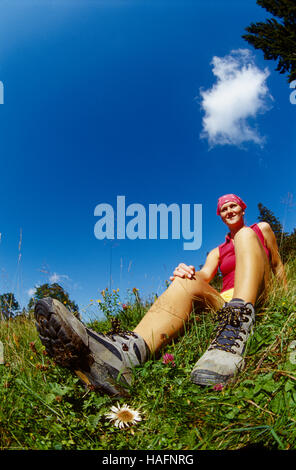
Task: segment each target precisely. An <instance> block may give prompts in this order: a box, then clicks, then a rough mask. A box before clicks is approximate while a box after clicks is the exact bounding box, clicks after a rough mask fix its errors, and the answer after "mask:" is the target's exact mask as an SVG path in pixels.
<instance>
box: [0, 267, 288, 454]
mask: <svg viewBox="0 0 296 470" xmlns="http://www.w3.org/2000/svg"><path fill="white" fill-rule="evenodd" d="M287 274H288V283H289V287H288V291H287V292H285V291H284V290H282V289H281V288H280V287H279V286H277V285H276V284H275V283H274V285H273V287H272V289H271V292H270V295H269V298H268V301H267V303H266V304H265V306H264V308H261V309H260V310H259V311H258V314H257V321H256V326H255V331H254V335H253V336H252V337H251V338H250V339H249V341H248V345H247V351H246V362H245V367H244V369H243V370H242V371H241V373H240V374H239V375H237V376H236V377H235V378H234V379H233V380H232V381H231V382H230V383H229V384H228V385H227V386H226V387H224V388H223V389H222V390H215V389H214V388H213V387H199V386H197V385H194V384H192V383H191V382H190V380H189V376H190V372H191V370H192V367H193V365H194V364H195V362H196V361H197V359H198V358H199V357H200V355H201V354H203V352H204V351H205V349H206V347H207V345H208V343H209V341H210V338H211V333H212V331H213V328H214V326H215V320H214V315H213V314H211V313H210V314H209V313H207V314H204V313H202V312H201V313H198V314H193V315H192V318H191V320H190V322H189V323H188V324H187V325H186V328H185V330H186V331H185V334H184V335H182V336H181V337H180V338H178V339H176V340H175V341H174V342H173V343H172V344H170V345H169V346H167V347H166V348H165V350H164V351H163V353H164V352H165V353H170V354H172V355H173V356H174V363H175V365H173V364H163V363H162V358H161V356H162V354H163V353H162V354H161V355H160V356H159V357H156V358H151V359H150V360H148V361H147V362H146V363H145V364H143V365H142V366H139V367H137V368H135V369H134V371H133V375H134V383H133V385H132V387H131V390H130V398H125V399H123V398H122V399H119V400H118V399H114V398H111V397H109V396H107V395H100V394H98V393H96V392H93V391H91V390H89V389H88V388H86V387H84V386H83V385H82V384H81V382H80V381H79V379H78V378H77V377H76V376H75V375H74V374H72V373H71V372H70V371H68V370H66V369H63V368H61V367H59V366H57V365H56V364H55V363H54V361H53V360H52V359H51V358H50V357H48V355H47V354H46V353H45V351H44V347H43V346H42V344H41V342H40V340H39V338H38V335H37V331H36V328H35V323H34V320H33V318H31V317H25V316H20V317H17V318H15V319H11V320H8V321H6V320H5V321H4V320H2V321H1V322H0V340H1V341H2V342H3V344H4V350H5V364H4V365H1V366H0V401H1V407H0V449H1V450H4V449H10V450H13V449H19V450H20V449H22V450H23V449H43V450H45V449H50V450H51V449H66V450H68V449H73V450H74V449H75V450H80V449H85V450H86V449H92V450H94V449H96V450H123V449H124V450H136V449H137V450H237V449H242V448H252V446H257V447H261V448H266V449H270V450H271V449H280V450H284V449H295V448H296V359H295V356H296V349H295V350H294V349H293V343H292V341H293V340H295V339H296V328H295V327H296V310H295V299H296V289H295V285H296V282H295V277H296V263H295V261H293V262H292V261H291V262H290V263H288V264H287ZM119 301H120V294H119V292H118V291H117V290H114V291H112V292H109V291H105V292H104V301H103V302H101V304H98V306H100V308H101V311H103V312H104V314H105V319H104V320H103V321H98V320H95V321H92V322H91V324H89V326H90V327H92V328H94V329H96V330H97V331H107V330H108V328H109V327H110V322H111V319H112V315H116V316H118V317H119V318H120V320H121V323H122V326H123V327H124V328H128V329H132V328H134V327H135V325H136V324H137V323H138V321H139V319H140V318H141V317H142V316H143V315H144V313H145V311H146V310H147V309H148V308H149V302H147V303H145V302H142V301H141V299H140V297H139V293H138V291H136V290H135V291H134V292H133V293H132V296H131V299H130V301H129V302H128V304H127V305H124V308H123V306H122V304H119ZM291 343H292V345H291ZM117 402H119V403H120V404H123V403H127V404H128V405H129V406H130V407H132V408H134V409H139V410H140V412H141V415H142V418H143V419H142V421H141V422H139V423H138V424H136V425H133V426H131V427H129V428H126V429H118V428H116V427H115V426H114V425H113V424H112V423H111V422H110V421H109V420H108V419H107V418H106V416H105V414H106V413H107V412H109V410H110V408H111V406H112V405H114V404H116V403H117Z"/></svg>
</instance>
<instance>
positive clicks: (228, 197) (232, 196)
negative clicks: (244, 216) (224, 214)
mask: <svg viewBox="0 0 296 470" xmlns="http://www.w3.org/2000/svg"><path fill="white" fill-rule="evenodd" d="M226 202H235V203H236V204H238V205H239V206H240V207H241V208H242V209H243V210H245V209H246V207H247V206H246V204H245V203H244V201H243V200H242V199H241V198H240V197H238V196H236V195H235V194H225V195H224V196H221V197H219V199H218V205H217V215H220V210H221V207H222V206H223V204H225V203H226Z"/></svg>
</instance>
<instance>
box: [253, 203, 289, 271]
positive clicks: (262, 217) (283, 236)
mask: <svg viewBox="0 0 296 470" xmlns="http://www.w3.org/2000/svg"><path fill="white" fill-rule="evenodd" d="M258 209H259V217H258V220H259V221H260V222H267V223H268V224H269V225H270V227H271V228H272V230H273V233H274V234H275V238H276V241H277V244H278V247H279V253H280V256H281V258H282V260H283V262H284V263H286V262H287V260H288V259H289V258H293V257H295V256H296V229H294V231H293V232H292V233H290V234H289V233H287V232H284V228H283V226H282V224H281V222H280V221H279V220H278V219H277V218H276V216H275V215H274V213H273V212H272V211H271V210H270V209H268V208H267V207H265V206H263V204H261V202H259V204H258Z"/></svg>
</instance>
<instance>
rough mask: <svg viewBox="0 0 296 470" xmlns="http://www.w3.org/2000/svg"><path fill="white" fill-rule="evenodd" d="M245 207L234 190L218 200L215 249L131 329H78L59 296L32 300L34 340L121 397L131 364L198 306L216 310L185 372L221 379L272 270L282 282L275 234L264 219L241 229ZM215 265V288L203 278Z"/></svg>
mask: <svg viewBox="0 0 296 470" xmlns="http://www.w3.org/2000/svg"><path fill="white" fill-rule="evenodd" d="M245 209H246V204H245V203H244V202H243V201H242V200H241V199H240V198H239V197H238V196H236V195H234V194H227V195H225V196H222V197H220V198H219V200H218V206H217V214H218V215H219V216H220V217H221V219H222V221H223V222H224V223H225V224H226V225H227V227H228V229H229V233H228V234H227V236H226V239H225V242H224V243H222V244H221V245H219V246H218V247H216V248H214V249H213V250H212V251H211V252H210V253H209V254H208V257H207V259H206V262H205V265H204V266H203V268H202V269H201V270H200V271H196V270H195V268H194V266H187V265H185V264H184V263H181V264H179V266H178V267H177V268H176V269H175V271H174V273H173V276H172V277H171V281H172V283H171V284H170V286H169V287H168V288H167V290H166V291H165V292H164V293H163V294H162V295H161V296H160V297H159V298H158V299H157V300H156V302H155V303H154V304H153V305H152V306H151V308H150V309H149V310H148V311H147V313H146V314H145V315H144V317H143V318H142V320H141V321H140V323H139V324H138V325H137V327H136V328H135V329H134V331H132V332H124V331H121V330H120V328H119V327H118V328H115V329H113V331H112V332H110V333H108V334H102V333H97V332H95V331H92V330H90V329H89V328H87V327H85V326H84V325H83V324H82V323H81V322H80V321H79V320H78V319H77V318H76V317H75V316H74V315H73V314H72V313H71V312H70V311H69V310H68V309H67V308H66V307H65V306H64V305H62V304H61V303H60V302H59V301H58V300H56V299H51V298H46V299H42V300H40V301H38V302H37V304H36V307H35V317H36V320H37V329H38V332H39V334H40V339H41V341H42V343H43V344H44V345H45V347H46V350H47V352H48V353H49V354H50V355H51V356H53V357H54V359H55V361H56V362H57V363H58V364H60V365H62V366H65V367H69V368H70V369H72V370H74V371H75V372H76V374H77V375H78V376H79V377H80V378H81V380H82V381H83V382H85V383H86V384H88V385H90V386H91V387H92V388H94V389H96V390H99V391H101V392H105V393H108V394H110V395H125V394H126V390H125V387H128V386H129V385H130V383H131V378H132V373H131V368H132V367H134V366H136V365H139V364H142V363H143V362H144V361H145V360H147V358H148V357H149V356H150V355H151V354H154V353H157V352H158V351H159V350H160V349H161V348H162V347H163V346H164V345H165V344H167V343H168V342H169V341H170V340H171V339H172V338H174V337H176V336H177V335H179V334H180V333H181V332H182V331H183V327H184V323H185V322H186V321H187V320H188V318H189V316H190V313H191V312H192V310H193V309H194V308H195V306H198V308H204V309H205V308H208V307H211V308H214V309H215V310H217V311H218V312H217V317H218V326H217V329H216V332H215V337H214V339H213V340H212V342H211V344H210V346H209V347H208V349H207V350H206V352H205V353H204V354H203V355H202V357H201V358H200V359H199V360H198V361H197V363H196V364H195V366H194V367H193V370H192V373H191V380H192V382H194V383H195V384H200V385H210V384H217V383H225V382H227V381H228V380H229V379H230V378H231V377H233V376H234V375H235V373H236V372H237V371H238V370H239V369H240V368H241V367H242V366H243V352H244V349H245V345H246V341H247V339H248V337H249V335H250V333H251V330H252V328H253V325H254V322H255V308H254V307H255V305H256V304H258V303H259V302H262V301H264V299H265V298H266V295H267V294H268V288H269V282H270V278H271V271H273V273H274V274H275V275H276V277H277V278H278V279H280V280H281V281H282V282H283V283H284V285H286V278H285V273H284V267H283V264H282V262H281V259H280V256H279V252H278V247H277V243H276V238H275V235H274V233H273V231H272V230H271V228H270V226H269V224H267V223H266V222H260V223H258V224H253V225H251V226H250V227H247V226H246V225H245V223H244V214H245ZM218 268H220V270H221V273H222V278H223V285H222V289H221V292H218V291H217V290H216V289H214V288H213V287H212V286H211V285H210V284H209V283H210V281H211V280H212V279H213V278H214V276H215V274H216V272H217V270H218Z"/></svg>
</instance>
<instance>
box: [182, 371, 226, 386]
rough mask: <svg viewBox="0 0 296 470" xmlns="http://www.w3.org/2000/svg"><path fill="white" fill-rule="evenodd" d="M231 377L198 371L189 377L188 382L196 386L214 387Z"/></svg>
mask: <svg viewBox="0 0 296 470" xmlns="http://www.w3.org/2000/svg"><path fill="white" fill-rule="evenodd" d="M231 377H232V375H222V374H217V373H216V372H212V371H210V370H206V369H199V370H198V371H196V372H195V373H193V374H192V375H191V377H190V380H191V382H193V383H194V384H196V385H215V384H220V383H223V384H225V383H226V382H227V381H228V380H229V379H230V378H231Z"/></svg>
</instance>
